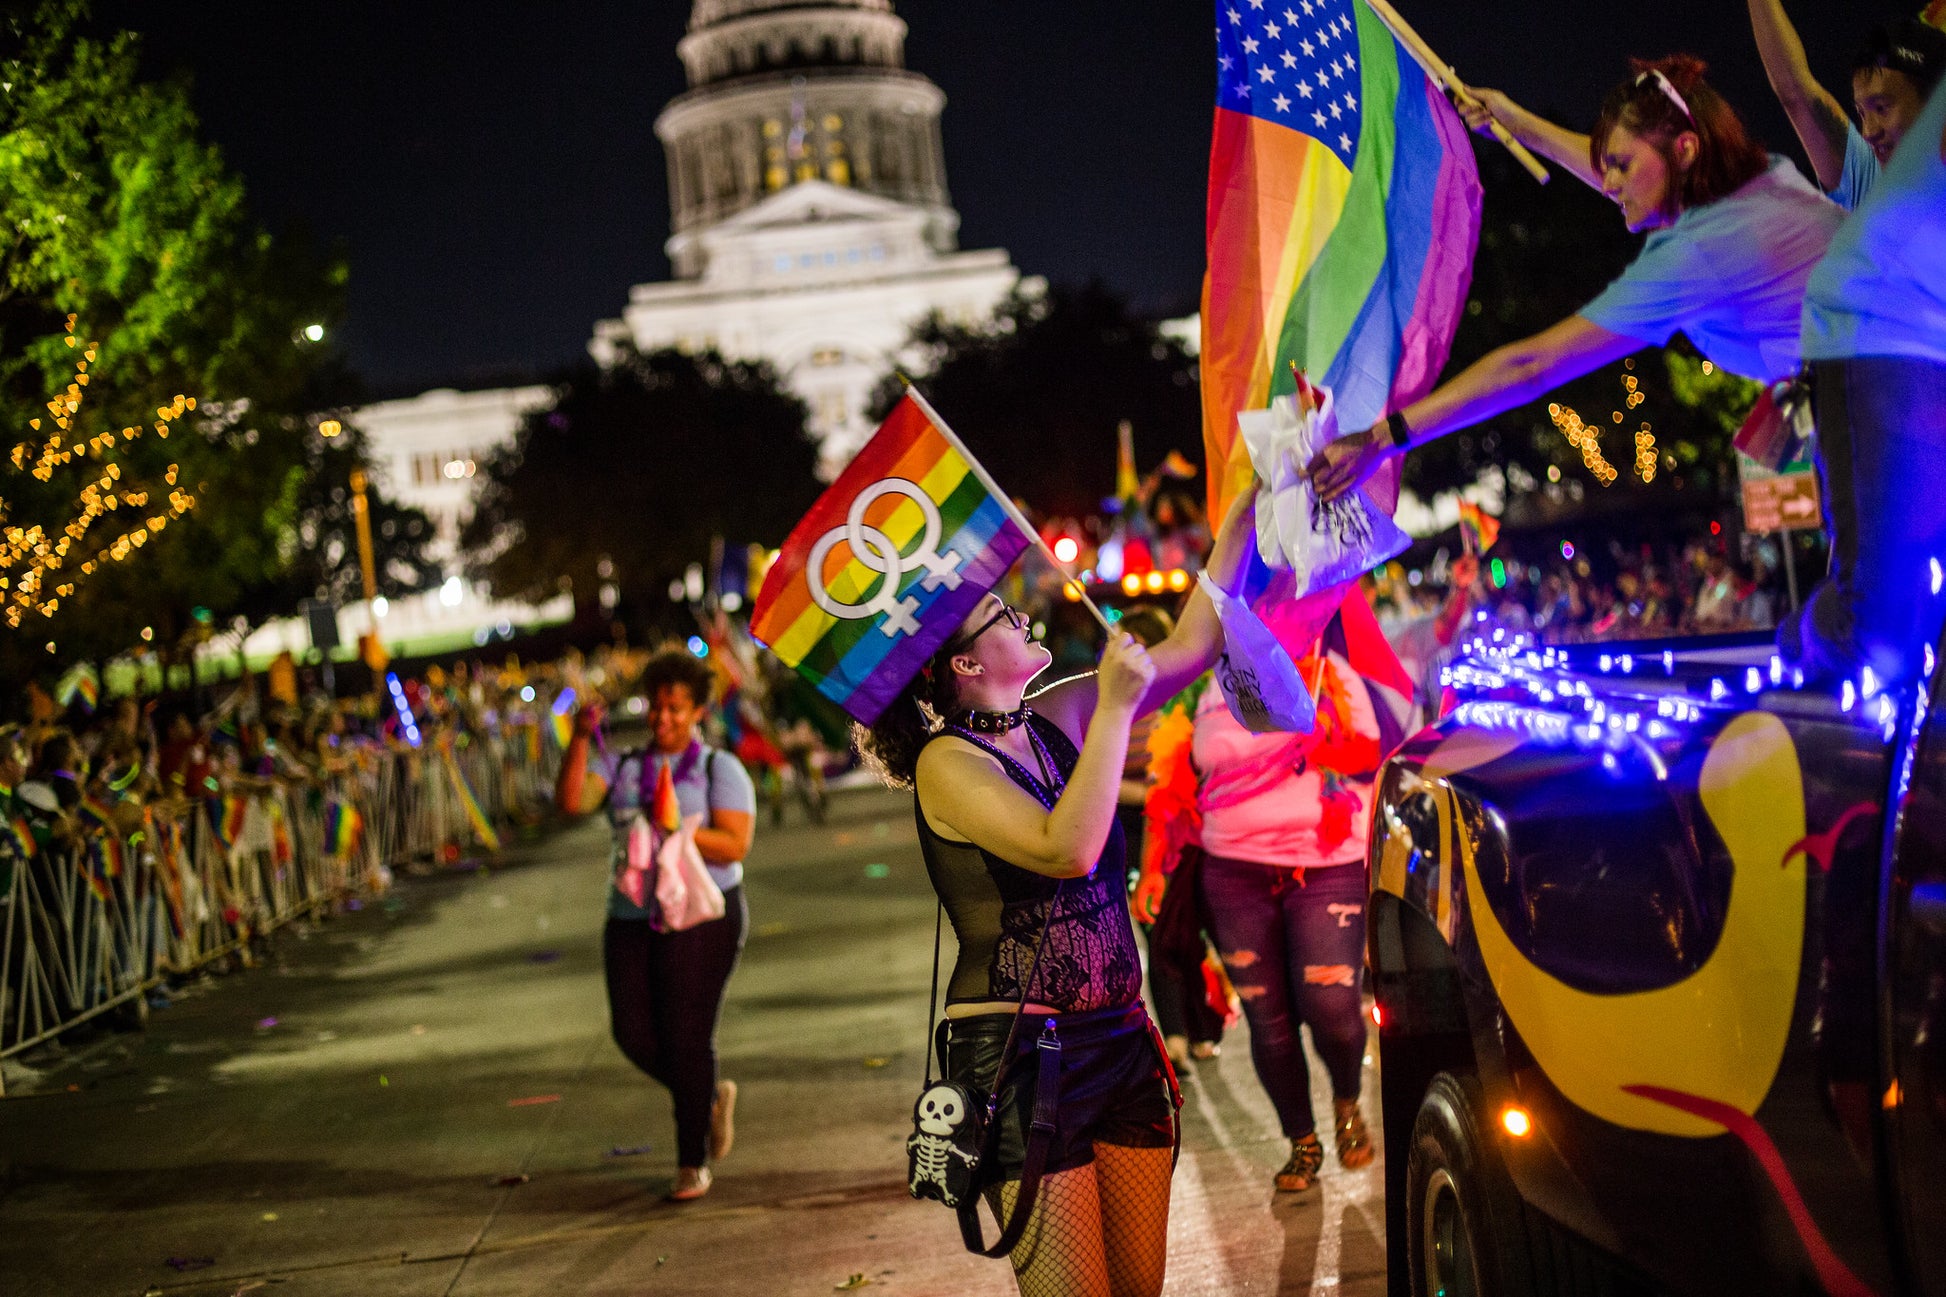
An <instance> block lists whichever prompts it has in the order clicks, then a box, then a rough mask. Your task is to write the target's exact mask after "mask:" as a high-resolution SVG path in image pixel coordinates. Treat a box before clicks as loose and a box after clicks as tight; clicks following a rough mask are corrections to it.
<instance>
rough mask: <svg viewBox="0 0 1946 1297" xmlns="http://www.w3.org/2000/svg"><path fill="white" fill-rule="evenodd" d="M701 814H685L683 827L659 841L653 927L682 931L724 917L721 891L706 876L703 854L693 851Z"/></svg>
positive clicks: (706, 869) (706, 870)
mask: <svg viewBox="0 0 1946 1297" xmlns="http://www.w3.org/2000/svg"><path fill="white" fill-rule="evenodd" d="M702 823H703V817H702V816H701V815H685V816H683V820H682V827H681V828H679V829H677V830H676V831H675V832H674V833H671V834H669V835H668V836H667V837H665V838H663V839H662V845H661V846H660V847H658V848H657V849H656V853H655V904H656V910H657V916H656V926H657V927H658V928H660V929H661V930H662V931H664V932H681V931H683V930H684V929H686V928H693V927H695V926H696V925H697V924H699V923H708V922H710V921H711V920H712V919H720V918H722V917H723V915H724V913H725V911H726V909H727V906H726V904H725V902H724V900H723V890H722V889H721V888H719V887H718V886H717V885H716V880H715V879H714V878H711V877H710V876H709V866H707V865H705V864H704V863H703V853H702V852H701V851H698V850H697V849H696V830H697V829H698V828H699V827H701V825H702Z"/></svg>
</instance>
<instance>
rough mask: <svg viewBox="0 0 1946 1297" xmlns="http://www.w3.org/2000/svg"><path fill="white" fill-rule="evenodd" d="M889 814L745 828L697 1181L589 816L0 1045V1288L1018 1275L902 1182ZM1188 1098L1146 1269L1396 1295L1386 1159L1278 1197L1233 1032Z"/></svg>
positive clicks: (601, 1289) (312, 1294)
mask: <svg viewBox="0 0 1946 1297" xmlns="http://www.w3.org/2000/svg"><path fill="white" fill-rule="evenodd" d="M910 805H911V804H910V802H909V801H908V800H907V799H905V798H903V797H898V796H894V795H892V794H889V793H885V792H882V791H878V790H858V791H852V792H847V793H842V794H839V795H837V796H836V797H835V798H834V800H833V802H832V806H831V814H830V819H829V822H828V823H827V824H826V825H824V826H822V827H813V826H809V825H806V824H803V823H801V822H799V821H798V820H797V818H795V812H793V818H792V820H791V821H790V822H789V823H788V824H787V825H786V826H785V827H783V828H781V829H776V828H772V827H770V826H769V824H768V823H767V822H764V823H760V826H759V832H758V843H757V846H756V848H755V850H754V851H753V852H752V856H751V860H750V861H749V866H748V879H747V882H746V885H745V890H746V892H747V894H748V899H749V904H750V911H751V930H750V937H749V943H748V945H747V947H746V949H745V952H744V956H743V962H742V964H741V966H740V968H739V969H738V972H737V974H736V976H735V978H734V979H733V980H732V982H731V983H730V993H729V1004H728V1007H727V1009H726V1011H725V1014H724V1021H723V1026H722V1031H721V1034H720V1042H719V1043H720V1049H721V1054H722V1059H723V1067H724V1074H725V1075H726V1076H729V1077H732V1078H734V1079H735V1080H736V1081H737V1082H738V1083H739V1085H740V1086H741V1098H740V1101H739V1103H738V1108H737V1142H736V1148H735V1150H734V1152H733V1153H732V1154H731V1156H730V1157H729V1158H728V1159H726V1160H725V1161H724V1162H723V1163H722V1164H721V1165H720V1166H719V1167H718V1168H717V1180H716V1187H715V1189H714V1190H713V1192H711V1193H710V1194H709V1196H708V1197H706V1198H704V1199H702V1200H700V1201H699V1202H695V1203H691V1204H685V1205H675V1204H670V1203H666V1202H664V1201H663V1200H662V1195H663V1194H664V1193H665V1192H666V1190H667V1189H668V1187H669V1182H670V1178H671V1176H672V1174H673V1172H674V1132H673V1129H672V1127H671V1124H670V1117H669V1105H668V1100H667V1096H666V1094H664V1092H663V1091H661V1090H660V1089H659V1088H658V1087H656V1086H654V1085H653V1084H652V1083H650V1082H649V1081H647V1080H646V1079H645V1078H643V1077H642V1076H641V1075H640V1074H639V1073H637V1072H636V1071H635V1070H634V1069H633V1068H632V1067H631V1066H630V1065H629V1064H628V1063H627V1061H626V1060H624V1059H623V1058H622V1056H621V1054H620V1053H619V1051H617V1049H616V1048H615V1046H614V1044H613V1042H612V1041H611V1040H610V1038H609V1036H608V1030H607V1017H606V1001H605V998H604V993H603V989H602V972H601V949H600V934H601V924H602V901H603V892H604V888H605V886H606V876H605V858H606V849H605V831H604V829H603V828H602V827H601V826H600V825H599V824H597V823H595V822H592V821H590V822H584V823H583V824H581V825H579V826H576V827H573V828H570V829H567V830H565V831H562V832H559V833H556V834H554V835H552V836H550V837H547V838H545V839H542V840H539V841H535V842H529V843H524V844H515V845H514V846H512V847H511V848H509V849H508V850H507V851H506V852H505V853H503V855H502V857H501V858H500V859H498V860H495V861H493V862H491V864H490V866H489V867H485V868H467V869H463V870H461V869H456V870H453V871H450V872H447V873H443V874H441V875H439V876H436V877H430V878H412V879H407V880H405V881H404V882H402V883H401V885H400V886H398V887H397V888H396V889H395V890H394V892H393V893H392V895H391V896H390V897H388V898H386V899H385V900H384V901H382V902H374V903H371V904H368V905H366V906H365V907H364V908H363V909H361V910H359V911H357V912H354V913H347V914H344V915H341V916H338V917H336V918H333V919H331V920H329V921H326V922H323V923H320V924H317V925H315V926H310V927H304V928H295V929H291V930H288V931H286V932H284V933H281V934H279V935H278V936H277V937H276V938H275V939H274V941H273V942H272V943H271V945H270V948H269V950H268V952H267V954H266V955H265V956H263V957H262V960H261V963H260V966H259V967H257V968H255V969H252V970H249V971H247V972H245V973H242V974H240V975H237V976H231V977H223V978H217V979H212V980H210V981H208V982H206V983H204V984H201V985H199V986H197V987H194V988H191V989H189V990H188V991H186V992H185V993H184V994H182V995H181V996H179V997H178V998H177V999H176V1000H175V1002H174V1003H173V1004H172V1005H170V1006H169V1007H168V1008H166V1009H161V1010H158V1011H157V1012H155V1013H154V1014H152V1015H151V1017H150V1020H149V1024H148V1028H147V1030H146V1031H145V1032H142V1033H139V1034H128V1035H122V1036H118V1037H111V1038H109V1039H107V1040H104V1041H98V1042H96V1043H94V1044H92V1045H88V1046H85V1047H81V1048H79V1049H76V1050H75V1051H73V1052H71V1053H69V1054H68V1055H67V1056H65V1057H62V1058H57V1059H53V1060H48V1059H38V1060H28V1062H29V1063H30V1064H32V1066H21V1065H19V1064H16V1063H10V1064H9V1065H8V1075H7V1097H6V1098H5V1099H4V1100H0V1294H3V1295H4V1297H69V1295H70V1294H75V1295H85V1297H120V1295H122V1294H130V1295H133V1294H142V1293H157V1294H169V1295H170V1297H229V1295H230V1294H245V1293H261V1294H264V1297H324V1295H326V1294H331V1295H334V1297H335V1295H338V1294H358V1295H359V1297H500V1295H508V1297H511V1295H513V1294H523V1295H524V1294H549V1295H552V1294H570V1293H571V1294H589V1295H590V1297H608V1295H610V1294H614V1295H620V1294H638V1293H653V1294H658V1295H662V1294H668V1295H670V1297H685V1295H688V1294H699V1295H700V1294H763V1295H767V1294H813V1293H817V1294H824V1293H830V1292H833V1291H851V1290H853V1289H860V1290H869V1291H870V1292H880V1293H884V1294H887V1297H892V1295H894V1294H952V1295H955V1297H958V1295H962V1294H964V1295H967V1297H978V1295H981V1294H993V1295H994V1297H1000V1295H1001V1294H1007V1293H1011V1292H1012V1291H1013V1285H1012V1282H1011V1279H1010V1276H1009V1275H1008V1273H1007V1270H1006V1266H1005V1263H1004V1262H999V1261H988V1260H984V1259H981V1258H978V1257H973V1256H969V1255H967V1254H966V1253H965V1252H964V1251H963V1250H962V1249H961V1245H960V1242H959V1236H958V1232H957V1227H956V1225H955V1222H954V1220H953V1216H952V1213H951V1212H949V1211H947V1210H945V1209H944V1208H942V1207H940V1206H939V1205H938V1204H936V1203H931V1202H925V1203H919V1202H914V1201H912V1200H911V1199H910V1198H908V1197H907V1196H906V1193H905V1187H904V1178H903V1177H904V1149H903V1140H904V1137H905V1134H906V1131H907V1130H908V1129H909V1124H910V1119H911V1107H912V1103H913V1100H914V1098H915V1097H916V1093H917V1087H918V1082H919V1080H920V1072H921V1067H922V1064H923V1052H922V1051H923V1048H924V1045H923V1037H922V1033H923V1029H924V1017H925V1008H926V1006H925V995H926V988H927V979H928V972H929V969H928V962H929V959H930V956H931V953H932V951H931V946H932V941H931V938H932V927H933V908H934V907H933V901H932V892H931V889H930V888H929V887H928V885H927V882H926V877H925V870H924V867H923V866H922V864H921V863H920V858H919V851H918V844H917V839H916V837H915V834H914V831H913V826H912V816H911V810H910ZM946 940H947V952H946V958H947V959H948V960H950V959H951V947H952V938H951V936H950V934H949V935H948V937H947V939H946ZM1312 1081H1313V1091H1314V1094H1315V1096H1316V1100H1315V1101H1316V1103H1317V1108H1318V1111H1320V1112H1328V1111H1329V1104H1328V1090H1327V1088H1326V1083H1325V1080H1324V1075H1323V1072H1322V1070H1321V1069H1316V1068H1314V1071H1313V1078H1312ZM1183 1088H1184V1093H1185V1104H1184V1118H1185V1136H1186V1138H1185V1144H1184V1149H1183V1154H1182V1161H1181V1164H1180V1165H1179V1167H1178V1168H1177V1172H1176V1178H1175V1189H1174V1195H1175V1197H1174V1205H1173V1209H1172V1212H1171V1216H1170V1230H1169V1233H1170V1243H1169V1247H1170V1260H1169V1277H1168V1284H1167V1287H1166V1289H1165V1292H1167V1293H1169V1294H1176V1295H1180V1297H1188V1295H1189V1294H1198V1295H1200V1294H1230V1293H1237V1294H1245V1293H1257V1294H1269V1293H1289V1294H1299V1293H1319V1294H1324V1293H1332V1294H1346V1295H1347V1297H1371V1295H1375V1294H1379V1293H1382V1292H1383V1290H1384V1210H1383V1202H1382V1191H1381V1183H1382V1180H1383V1168H1382V1166H1374V1167H1371V1168H1368V1169H1366V1170H1363V1171H1360V1172H1356V1173H1344V1172H1341V1171H1339V1170H1338V1169H1337V1168H1336V1166H1335V1164H1333V1165H1332V1166H1330V1167H1329V1168H1328V1169H1327V1171H1326V1173H1325V1176H1324V1179H1323V1182H1322V1184H1321V1185H1320V1187H1319V1188H1318V1189H1317V1190H1314V1191H1313V1192H1312V1193H1310V1194H1308V1195H1304V1196H1303V1197H1302V1198H1298V1199H1295V1200H1293V1199H1292V1198H1291V1197H1290V1196H1288V1195H1286V1196H1284V1197H1282V1198H1278V1197H1276V1196H1274V1195H1273V1194H1272V1193H1271V1191H1270V1179H1271V1175H1272V1173H1273V1172H1274V1171H1275V1169H1276V1168H1277V1167H1278V1166H1279V1165H1280V1164H1281V1163H1282V1161H1283V1160H1284V1156H1285V1154H1286V1152H1287V1146H1286V1145H1285V1144H1284V1143H1283V1142H1282V1141H1281V1140H1280V1139H1279V1137H1278V1132H1277V1128H1276V1123H1275V1120H1274V1118H1273V1116H1272V1113H1271V1111H1270V1107H1269V1104H1268V1103H1267V1101H1266V1100H1265V1099H1264V1097H1263V1094H1262V1091H1261V1089H1260V1087H1259V1086H1258V1085H1257V1083H1256V1080H1255V1077H1254V1076H1253V1074H1252V1072H1251V1070H1250V1063H1249V1051H1248V1042H1247V1040H1246V1038H1245V1035H1244V1032H1243V1030H1242V1029H1241V1028H1240V1027H1239V1028H1238V1029H1236V1030H1234V1031H1233V1032H1232V1033H1231V1034H1230V1036H1229V1037H1228V1039H1227V1041H1226V1042H1225V1046H1224V1051H1223V1055H1222V1057H1221V1058H1220V1059H1218V1060H1215V1061H1214V1062H1210V1063H1203V1064H1199V1065H1196V1066H1195V1067H1194V1068H1193V1069H1191V1070H1190V1071H1189V1072H1188V1073H1187V1074H1186V1075H1185V1077H1184V1079H1183ZM1367 1095H1368V1100H1367V1104H1366V1111H1367V1117H1368V1120H1371V1121H1373V1123H1374V1128H1375V1129H1376V1117H1377V1108H1378V1105H1377V1102H1376V1086H1375V1084H1374V1083H1373V1078H1372V1077H1371V1076H1370V1074H1369V1072H1368V1076H1367Z"/></svg>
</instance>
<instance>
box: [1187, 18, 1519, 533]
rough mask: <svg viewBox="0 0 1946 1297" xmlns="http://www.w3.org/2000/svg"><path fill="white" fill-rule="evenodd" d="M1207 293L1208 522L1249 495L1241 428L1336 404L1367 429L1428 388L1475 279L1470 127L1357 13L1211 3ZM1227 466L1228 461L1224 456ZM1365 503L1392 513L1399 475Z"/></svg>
mask: <svg viewBox="0 0 1946 1297" xmlns="http://www.w3.org/2000/svg"><path fill="white" fill-rule="evenodd" d="M1216 32H1217V37H1216V43H1217V59H1216V63H1217V100H1216V121H1215V126H1214V129H1213V131H1212V134H1211V139H1210V173H1209V209H1208V226H1207V233H1208V254H1209V271H1208V274H1207V277H1206V278H1205V279H1204V282H1203V315H1202V320H1203V343H1202V357H1201V361H1200V364H1201V366H1202V379H1203V382H1202V386H1203V442H1204V449H1205V452H1206V454H1207V456H1208V458H1207V460H1206V463H1207V464H1208V466H1209V470H1210V473H1209V491H1210V516H1211V517H1212V518H1215V517H1218V516H1220V515H1221V511H1222V509H1223V507H1224V506H1225V505H1226V504H1227V502H1228V500H1229V498H1230V497H1231V496H1232V495H1233V494H1234V493H1235V492H1236V491H1237V490H1240V489H1242V487H1244V486H1246V485H1248V483H1249V481H1250V478H1249V461H1248V457H1247V456H1245V455H1244V454H1243V451H1242V447H1241V446H1240V445H1239V438H1238V436H1237V415H1238V413H1239V412H1241V411H1244V410H1258V409H1262V408H1264V407H1265V406H1267V405H1268V404H1269V403H1270V399H1271V398H1272V397H1273V396H1278V395H1282V394H1284V393H1287V392H1291V391H1293V390H1295V378H1294V376H1293V374H1292V367H1293V365H1294V366H1295V367H1296V368H1297V369H1298V370H1301V371H1302V372H1303V373H1305V374H1307V375H1309V376H1310V378H1311V379H1312V381H1314V382H1317V383H1319V384H1320V385H1321V386H1324V387H1327V388H1330V389H1331V391H1332V394H1333V396H1334V397H1335V399H1336V404H1337V411H1338V425H1339V427H1340V428H1342V429H1344V430H1345V431H1348V432H1349V431H1356V430H1359V429H1363V428H1366V427H1369V426H1371V425H1372V424H1373V423H1376V422H1377V421H1378V420H1379V419H1381V418H1383V417H1384V416H1385V415H1386V414H1387V413H1388V412H1390V411H1392V410H1396V409H1399V408H1401V407H1403V406H1406V405H1409V404H1411V403H1412V402H1413V401H1415V400H1417V399H1419V397H1421V396H1423V395H1425V393H1426V392H1427V391H1428V390H1429V389H1430V388H1431V387H1432V384H1433V381H1434V380H1435V379H1436V378H1437V377H1438V375H1439V371H1440V369H1441V368H1442V367H1444V365H1445V363H1446V356H1447V352H1448V350H1449V349H1450V347H1451V345H1452V340H1453V331H1454V329H1455V328H1456V327H1457V325H1458V322H1459V316H1460V312H1461V309H1462V308H1463V306H1464V305H1465V302H1466V290H1467V285H1468V283H1469V282H1470V281H1471V279H1472V274H1473V249H1474V246H1475V244H1476V243H1477V242H1478V239H1479V231H1480V180H1479V174H1478V172H1477V170H1476V169H1475V167H1474V163H1473V150H1472V146H1471V144H1470V143H1469V142H1468V140H1467V138H1466V127H1465V124H1464V123H1463V122H1461V121H1460V119H1459V114H1458V113H1456V112H1455V111H1454V110H1453V108H1452V105H1450V104H1449V103H1447V102H1446V98H1445V96H1444V95H1443V94H1441V93H1440V91H1439V88H1438V87H1437V86H1435V85H1434V84H1433V83H1432V81H1431V80H1430V79H1429V78H1428V77H1427V76H1426V75H1425V73H1424V72H1422V71H1421V70H1420V68H1419V66H1418V64H1416V63H1414V62H1413V61H1412V56H1411V55H1410V54H1409V53H1407V52H1406V50H1405V49H1404V47H1403V46H1401V45H1400V44H1399V43H1398V41H1397V40H1395V39H1394V38H1393V36H1392V33H1391V32H1390V31H1389V30H1388V29H1387V28H1386V26H1385V24H1384V23H1382V22H1380V21H1379V19H1378V17H1377V15H1375V14H1374V13H1372V11H1371V9H1370V8H1369V7H1367V6H1366V4H1365V3H1364V0H1271V2H1270V3H1269V4H1259V3H1258V0H1250V2H1249V3H1245V2H1244V0H1217V4H1216ZM1233 448H1234V449H1235V452H1236V453H1235V455H1234V456H1233V455H1232V449H1233ZM1384 476H1387V477H1389V480H1388V481H1381V480H1380V479H1379V478H1374V479H1373V481H1372V483H1370V484H1369V485H1368V487H1367V489H1368V490H1369V491H1370V492H1371V493H1372V495H1373V498H1374V499H1376V500H1377V501H1379V502H1380V503H1381V504H1384V505H1388V506H1389V504H1390V502H1391V500H1393V499H1396V492H1397V489H1398V478H1397V472H1396V469H1394V470H1391V471H1390V472H1389V473H1388V474H1386V475H1384Z"/></svg>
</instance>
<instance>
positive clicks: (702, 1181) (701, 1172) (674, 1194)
mask: <svg viewBox="0 0 1946 1297" xmlns="http://www.w3.org/2000/svg"><path fill="white" fill-rule="evenodd" d="M710 1179H711V1176H710V1173H709V1168H708V1167H706V1166H679V1167H677V1168H676V1184H675V1187H674V1188H673V1189H671V1190H669V1201H670V1202H694V1201H695V1200H696V1199H698V1198H700V1197H702V1196H703V1195H704V1194H706V1193H708V1192H709V1186H710Z"/></svg>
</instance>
